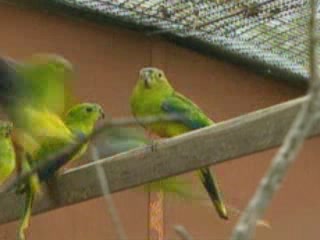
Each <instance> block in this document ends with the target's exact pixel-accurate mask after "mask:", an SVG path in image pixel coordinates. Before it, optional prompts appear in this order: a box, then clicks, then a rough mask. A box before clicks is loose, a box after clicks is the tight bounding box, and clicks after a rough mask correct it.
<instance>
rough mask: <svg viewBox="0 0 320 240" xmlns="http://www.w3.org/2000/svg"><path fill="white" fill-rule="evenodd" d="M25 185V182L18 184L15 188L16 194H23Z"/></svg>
mask: <svg viewBox="0 0 320 240" xmlns="http://www.w3.org/2000/svg"><path fill="white" fill-rule="evenodd" d="M26 189H27V185H26V184H25V183H22V184H19V185H18V186H17V188H16V189H15V193H16V194H23V193H25V192H26Z"/></svg>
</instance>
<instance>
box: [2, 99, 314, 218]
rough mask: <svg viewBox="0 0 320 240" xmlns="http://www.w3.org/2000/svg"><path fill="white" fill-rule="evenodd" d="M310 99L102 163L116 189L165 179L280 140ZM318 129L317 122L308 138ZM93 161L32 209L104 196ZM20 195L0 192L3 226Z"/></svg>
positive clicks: (69, 175)
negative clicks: (52, 195)
mask: <svg viewBox="0 0 320 240" xmlns="http://www.w3.org/2000/svg"><path fill="white" fill-rule="evenodd" d="M306 100H307V99H306V97H304V98H299V99H296V100H292V101H289V102H285V103H282V104H279V105H275V106H272V107H269V108H266V109H263V110H259V111H257V112H254V113H250V114H246V115H243V116H240V117H237V118H234V119H231V120H228V121H225V122H221V123H219V124H216V125H215V126H210V127H207V128H203V129H199V130H196V131H193V132H190V133H187V134H184V135H181V136H178V137H175V138H172V139H166V140H162V141H160V142H158V143H157V144H156V145H155V146H153V147H152V148H151V147H150V146H147V147H142V148H139V149H134V150H131V151H128V152H125V153H121V154H118V155H115V156H112V157H109V158H106V159H102V160H100V161H99V163H100V164H102V166H103V168H104V171H105V173H106V175H107V177H108V180H109V184H110V191H111V192H112V193H114V192H118V191H122V190H125V189H128V188H132V187H135V186H139V185H142V184H145V183H147V182H150V181H153V180H157V179H160V178H163V177H169V176H172V175H177V174H181V173H184V172H188V171H192V170H195V169H198V168H200V167H204V166H208V165H212V164H217V163H221V162H224V161H226V160H230V159H234V158H238V157H241V156H244V155H248V154H252V153H255V152H259V151H262V150H266V149H270V148H273V147H276V146H279V145H280V144H281V143H282V140H283V138H284V136H285V135H286V133H287V131H288V129H289V127H290V125H291V123H292V122H293V119H294V118H295V116H296V113H297V112H298V110H299V108H300V106H301V104H302V103H303V102H304V101H306ZM319 133H320V124H319V123H318V124H317V125H316V126H315V127H314V128H313V130H312V132H311V134H310V136H313V135H316V134H319ZM93 164H96V163H90V164H87V165H84V166H81V167H79V168H76V169H73V170H70V171H68V172H66V173H65V174H64V175H62V176H61V177H59V178H58V179H57V182H56V188H55V192H56V194H55V198H54V199H53V198H51V197H50V196H51V195H50V194H48V193H44V194H43V196H42V198H41V199H39V200H38V201H37V203H36V204H35V206H34V213H40V212H45V211H48V210H52V209H56V208H60V207H64V206H68V205H71V204H75V203H79V202H82V201H85V200H89V199H92V198H96V197H100V196H101V195H102V193H101V191H100V186H99V183H98V179H97V176H96V168H95V166H94V165H93ZM22 200H23V199H22V197H21V196H16V195H15V194H14V193H2V194H0V211H1V214H0V224H1V223H6V222H9V221H12V220H15V219H17V218H18V217H19V216H20V214H21V211H22Z"/></svg>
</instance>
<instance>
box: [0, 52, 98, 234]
mask: <svg viewBox="0 0 320 240" xmlns="http://www.w3.org/2000/svg"><path fill="white" fill-rule="evenodd" d="M73 76H74V71H73V67H72V64H71V63H70V62H69V61H68V60H66V59H65V58H63V57H61V56H59V55H55V54H34V55H32V56H31V57H30V58H27V59H26V60H25V61H23V62H17V61H14V60H12V59H8V58H0V106H1V107H2V109H3V110H4V112H5V113H6V114H7V116H8V118H9V120H10V121H12V123H13V125H14V131H13V140H14V143H15V145H16V146H17V149H19V153H17V155H18V156H19V158H18V159H19V160H18V161H17V162H18V164H19V166H18V167H17V168H18V173H21V172H26V171H30V170H31V169H32V168H34V167H35V166H37V165H38V164H39V163H40V162H42V161H45V160H46V159H48V157H49V156H50V155H54V154H56V153H58V152H59V151H61V150H63V149H64V148H65V147H67V146H68V145H70V144H74V143H76V142H77V141H78V139H79V136H82V137H85V136H87V135H89V134H90V133H91V132H92V131H93V129H94V126H95V123H96V121H97V120H98V119H100V118H101V117H103V116H104V113H103V111H102V108H101V107H100V106H99V105H98V104H92V103H83V104H78V105H75V106H74V107H72V108H71V109H70V110H69V111H68V112H67V114H66V117H65V118H63V117H62V116H63V115H64V113H65V109H68V108H69V107H70V106H71V105H72V101H73V94H72V91H71V88H70V83H71V79H72V78H73ZM86 147H87V144H84V145H83V146H82V148H81V150H79V152H77V153H76V154H75V155H74V156H70V159H66V160H63V161H56V162H52V163H48V165H46V167H45V168H44V169H40V171H39V172H37V174H34V175H32V176H30V177H29V178H28V180H27V181H26V182H25V183H23V184H22V185H23V186H19V187H18V192H22V193H25V194H26V199H25V206H24V210H23V214H22V218H21V222H20V226H19V230H18V239H24V238H25V237H24V231H25V229H26V228H27V226H28V222H29V218H30V215H31V208H32V204H33V201H34V197H35V194H36V193H38V192H40V183H41V182H43V181H47V180H48V179H49V178H50V177H52V176H53V175H55V174H56V172H57V171H58V170H59V169H60V168H61V167H62V166H63V165H64V164H66V163H67V162H68V161H70V160H73V159H76V158H78V157H79V156H80V155H82V153H84V151H85V150H86ZM19 169H20V170H19ZM19 188H21V189H19Z"/></svg>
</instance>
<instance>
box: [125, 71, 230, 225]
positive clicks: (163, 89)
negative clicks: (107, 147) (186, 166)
mask: <svg viewBox="0 0 320 240" xmlns="http://www.w3.org/2000/svg"><path fill="white" fill-rule="evenodd" d="M131 111H132V113H133V115H134V116H135V117H137V118H140V117H147V116H163V115H165V114H177V115H178V116H179V117H181V120H175V121H172V122H157V123H152V124H147V125H146V124H145V125H144V127H145V128H146V129H148V130H149V131H151V132H153V133H156V134H157V135H158V136H160V137H173V136H177V135H180V134H183V133H186V132H189V131H192V130H194V129H198V128H202V127H206V126H209V125H212V124H214V122H213V121H212V120H211V119H210V118H209V117H207V116H206V115H205V114H204V113H203V112H202V111H201V109H200V108H199V107H198V106H197V105H196V104H194V103H193V102H192V101H191V100H189V99H188V98H186V97H185V96H183V95H182V94H180V93H178V92H176V91H175V89H174V88H173V87H172V86H171V85H170V83H169V81H168V79H167V78H166V76H165V74H164V72H163V71H162V70H160V69H157V68H151V67H150V68H143V69H141V71H140V74H139V79H138V81H137V83H136V85H135V87H134V89H133V93H132V96H131ZM199 175H200V179H201V182H202V184H203V185H204V187H205V189H206V191H207V192H208V194H209V196H210V198H211V200H212V202H213V204H214V206H215V208H216V210H217V212H218V214H219V216H220V217H221V218H223V219H228V213H227V209H226V206H225V204H224V202H223V198H222V194H221V192H220V189H219V187H218V184H217V181H216V179H215V178H214V176H213V174H212V173H210V170H209V168H207V167H206V168H201V169H200V170H199Z"/></svg>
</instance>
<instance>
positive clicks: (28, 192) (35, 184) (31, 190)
mask: <svg viewBox="0 0 320 240" xmlns="http://www.w3.org/2000/svg"><path fill="white" fill-rule="evenodd" d="M21 164H22V171H23V172H25V171H30V170H31V166H30V163H29V159H27V156H25V158H24V159H23V162H22V163H21ZM23 192H24V193H25V203H24V208H23V212H22V216H21V218H20V224H19V228H18V236H17V239H18V240H25V235H24V233H25V230H26V229H27V228H28V226H29V221H30V217H31V213H32V206H33V202H34V197H35V194H36V193H41V188H40V183H39V178H38V176H37V175H32V176H30V177H29V179H28V180H27V183H26V184H25V185H24V187H23Z"/></svg>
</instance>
